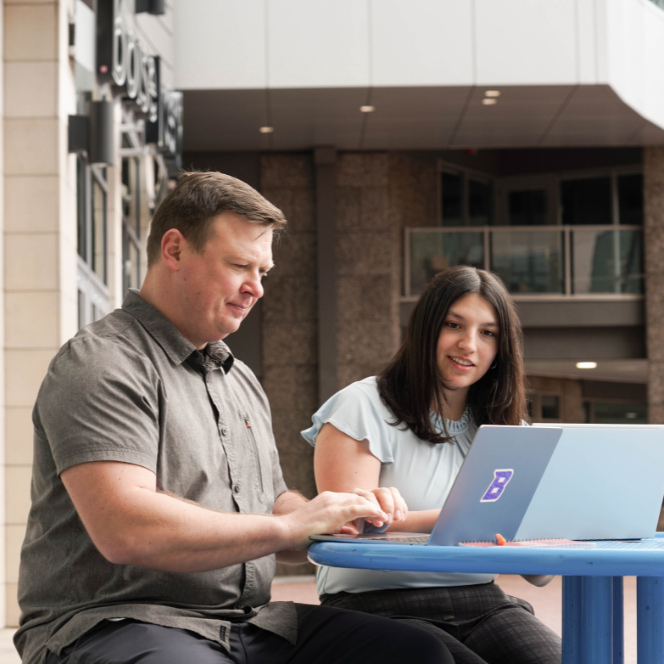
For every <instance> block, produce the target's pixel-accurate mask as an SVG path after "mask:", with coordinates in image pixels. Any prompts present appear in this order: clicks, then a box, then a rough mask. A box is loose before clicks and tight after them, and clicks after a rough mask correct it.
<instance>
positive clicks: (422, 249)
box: [409, 231, 484, 295]
mask: <svg viewBox="0 0 664 664" xmlns="http://www.w3.org/2000/svg"><path fill="white" fill-rule="evenodd" d="M455 265H472V266H473V267H478V268H482V267H484V240H483V236H482V233H481V232H473V233H455V232H442V233H441V232H427V231H418V232H415V233H411V235H410V293H409V295H419V294H420V293H421V292H422V291H423V290H424V287H425V286H426V285H427V284H428V283H429V281H431V279H433V277H434V276H435V275H436V274H438V272H441V271H442V270H445V269H446V268H448V267H453V266H455Z"/></svg>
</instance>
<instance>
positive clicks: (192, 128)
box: [175, 0, 664, 573]
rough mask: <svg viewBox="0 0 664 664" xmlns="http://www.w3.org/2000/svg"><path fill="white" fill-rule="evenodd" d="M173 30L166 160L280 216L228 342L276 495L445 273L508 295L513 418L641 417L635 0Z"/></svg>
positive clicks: (296, 3)
mask: <svg viewBox="0 0 664 664" xmlns="http://www.w3.org/2000/svg"><path fill="white" fill-rule="evenodd" d="M175 13H176V20H177V25H178V30H177V31H176V53H177V62H178V67H177V75H176V85H177V86H178V88H179V89H181V90H183V94H184V105H185V116H186V118H187V119H186V138H185V143H184V144H185V154H184V161H185V165H186V166H187V167H193V168H213V169H218V170H222V171H225V172H228V173H231V174H233V175H236V176H237V177H240V178H242V179H245V180H246V181H248V182H250V183H251V184H252V185H254V186H255V187H257V188H258V189H260V190H261V191H262V192H263V193H264V195H265V196H267V197H268V198H269V199H270V200H271V201H273V202H274V203H275V204H277V205H278V206H280V207H281V208H282V209H283V210H284V211H285V213H286V215H287V217H288V218H289V220H290V229H289V231H288V232H287V233H286V234H285V235H284V236H283V237H282V238H281V239H280V240H279V243H278V244H277V246H276V248H275V262H276V266H277V267H276V268H275V270H274V271H273V273H271V274H270V277H269V279H268V280H267V282H266V295H265V298H264V300H263V301H262V302H261V305H260V309H259V310H256V311H254V312H253V313H252V314H251V316H250V317H249V319H248V320H247V321H245V323H244V325H243V328H242V329H241V330H240V331H239V332H238V333H236V334H235V335H231V336H230V337H229V339H228V342H229V344H230V346H231V347H232V348H233V349H234V350H235V352H236V353H237V354H238V355H239V356H240V357H241V358H243V359H245V360H246V361H248V362H249V363H250V364H251V365H252V367H253V368H254V369H255V371H256V372H257V373H258V374H259V376H260V377H261V380H262V382H263V385H264V387H265V389H266V391H267V393H268V396H269V397H270V401H271V403H272V407H273V416H274V424H275V433H276V437H277V441H278V444H279V448H280V453H281V457H282V463H283V466H284V469H285V472H286V476H287V481H288V482H289V484H290V485H291V486H293V487H295V488H298V489H299V490H301V491H302V492H303V493H305V495H309V496H311V495H313V494H314V493H315V486H314V482H313V477H312V472H311V458H312V450H311V449H308V448H307V447H306V445H305V444H304V442H303V441H302V439H301V437H300V435H299V431H300V430H301V429H303V428H305V427H307V426H309V423H310V417H311V414H312V412H313V411H314V410H315V409H316V408H317V407H318V406H319V405H320V404H321V403H322V402H323V401H324V400H325V399H326V398H327V397H328V396H330V395H331V394H332V393H333V392H334V391H336V390H337V389H340V388H342V387H344V386H345V385H348V384H349V383H350V382H352V381H354V380H358V379H360V378H364V377H366V376H368V375H372V374H374V373H376V372H377V371H379V370H380V369H381V368H382V367H383V366H384V365H385V363H386V362H387V361H388V359H389V358H390V357H391V356H392V354H393V353H394V352H395V350H396V349H397V348H398V346H399V343H400V340H401V338H402V333H403V329H404V326H405V325H406V322H407V320H408V316H409V313H410V311H411V310H412V307H413V305H414V302H415V301H416V300H417V297H418V295H419V293H421V291H422V289H423V287H424V286H425V285H426V283H427V282H428V281H429V279H431V277H432V276H433V275H434V274H436V273H437V272H438V271H440V270H441V269H444V268H445V267H447V266H449V265H455V264H460V263H464V264H470V265H475V266H477V267H483V268H486V269H490V270H493V271H494V272H496V273H498V274H499V275H500V276H501V277H502V278H503V280H504V281H505V283H506V284H507V286H508V288H509V289H510V291H511V292H512V293H513V295H514V297H515V300H516V301H517V307H518V310H519V314H520V317H521V320H522V323H523V326H524V335H525V355H526V361H527V372H528V381H529V391H530V409H531V416H532V418H533V420H535V421H541V422H561V421H568V422H597V423H600V422H612V423H620V422H623V423H629V422H633V423H638V422H641V423H645V422H648V421H651V422H664V410H663V408H664V405H663V404H664V387H662V386H663V385H664V380H663V376H664V374H663V371H664V355H662V353H664V350H663V349H662V348H660V346H661V342H660V339H661V333H660V326H661V325H662V322H661V321H662V314H661V313H660V312H661V307H662V301H661V295H660V293H661V292H662V290H661V288H660V286H659V279H660V274H661V272H662V269H664V268H662V267H661V266H662V265H664V260H663V259H664V255H662V241H661V240H660V234H661V230H660V228H661V227H662V224H663V223H664V216H663V215H664V210H663V209H662V207H661V206H660V203H659V200H660V197H661V196H662V193H661V192H662V191H663V190H662V188H661V184H660V183H661V182H662V179H661V178H662V177H663V175H662V169H664V161H662V159H663V157H664V152H663V151H662V148H661V147H659V146H661V145H662V144H664V87H663V86H662V85H661V83H660V81H661V80H664V79H663V78H662V76H663V75H664V71H662V69H663V65H662V64H661V63H662V62H664V11H662V8H661V7H659V6H658V5H657V3H653V2H651V1H650V0H601V1H600V2H589V1H586V0H563V1H562V2H557V3H554V4H552V3H533V2H528V1H527V0H501V1H500V2H494V1H490V0H473V1H472V2H467V3H458V2H452V1H449V2H447V1H445V2H434V1H432V0H415V1H414V2H408V3H405V2H399V1H398V0H381V1H380V2H377V1H375V0H363V1H361V2H354V1H352V0H346V1H344V0H341V1H340V2H334V3H332V2H323V3H310V2H306V1H304V0H284V1H282V2H268V3H262V2H258V1H256V2H251V1H249V2H244V3H234V2H230V1H229V2H220V3H217V4H215V5H214V7H212V6H210V5H209V4H208V3H203V2H200V3H198V2H195V1H194V2H188V3H186V5H185V4H184V3H182V4H178V3H176V5H175ZM203 15H204V17H205V18H204V20H202V19H201V16H203ZM215 35H216V39H215V38H214V37H215ZM282 571H283V572H284V573H285V572H286V570H282Z"/></svg>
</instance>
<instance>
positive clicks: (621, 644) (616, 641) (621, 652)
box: [613, 576, 625, 664]
mask: <svg viewBox="0 0 664 664" xmlns="http://www.w3.org/2000/svg"><path fill="white" fill-rule="evenodd" d="M624 661H625V621H624V602H623V578H622V576H614V577H613V664H624Z"/></svg>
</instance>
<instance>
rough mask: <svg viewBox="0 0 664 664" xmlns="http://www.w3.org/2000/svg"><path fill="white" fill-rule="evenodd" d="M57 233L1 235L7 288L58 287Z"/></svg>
mask: <svg viewBox="0 0 664 664" xmlns="http://www.w3.org/2000/svg"><path fill="white" fill-rule="evenodd" d="M58 248H59V247H58V236H57V235H55V234H53V233H31V234H29V235H27V234H25V235H24V234H23V233H17V234H14V233H7V234H6V235H5V289H6V290H7V291H31V290H56V289H57V288H58V285H59V284H58V282H59V278H58Z"/></svg>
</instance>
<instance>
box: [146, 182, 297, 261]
mask: <svg viewBox="0 0 664 664" xmlns="http://www.w3.org/2000/svg"><path fill="white" fill-rule="evenodd" d="M223 212H233V213H234V214H237V215H239V216H240V217H244V218H245V219H246V220H247V221H248V222H250V223H252V224H257V225H259V226H270V227H272V229H273V230H274V231H275V232H278V231H280V230H281V229H283V228H284V227H285V226H286V217H284V214H283V212H282V211H281V210H280V209H279V208H277V207H275V206H274V205H272V203H270V202H269V201H267V200H266V199H265V198H263V196H261V195H260V194H259V193H258V192H257V191H256V190H255V189H254V188H253V187H250V186H249V185H248V184H246V183H245V182H242V180H238V179H237V178H234V177H231V176H230V175H224V174H223V173H217V172H213V171H209V172H207V171H206V172H202V171H190V172H187V173H183V174H182V175H181V176H180V179H179V181H178V184H177V186H176V187H175V189H173V190H172V191H171V192H169V194H168V195H167V196H166V198H164V200H163V201H162V203H161V205H160V206H159V207H158V208H157V211H156V212H155V213H154V216H153V217H152V222H151V223H150V234H149V236H148V243H147V251H148V267H151V266H152V265H154V264H155V263H156V262H157V261H158V260H159V256H160V255H161V240H162V238H163V237H164V234H165V233H167V232H168V231H169V230H171V229H172V228H175V229H177V230H179V231H180V233H182V235H184V237H185V238H186V239H187V242H188V243H189V244H190V245H191V247H192V249H193V250H194V251H196V252H197V253H200V252H201V251H202V250H203V248H204V247H205V244H206V243H207V241H208V240H209V239H210V237H211V236H212V232H213V226H212V225H213V223H214V220H215V219H216V218H217V217H218V216H219V215H220V214H222V213H223Z"/></svg>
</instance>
